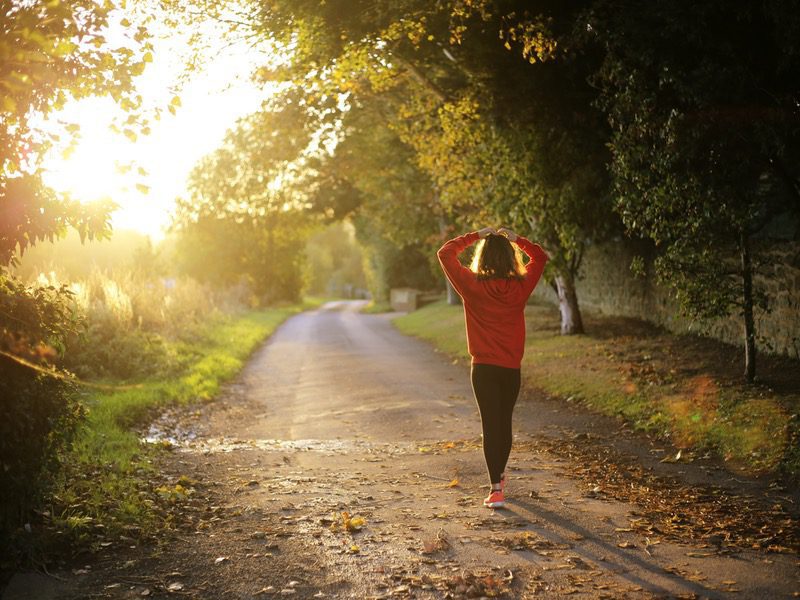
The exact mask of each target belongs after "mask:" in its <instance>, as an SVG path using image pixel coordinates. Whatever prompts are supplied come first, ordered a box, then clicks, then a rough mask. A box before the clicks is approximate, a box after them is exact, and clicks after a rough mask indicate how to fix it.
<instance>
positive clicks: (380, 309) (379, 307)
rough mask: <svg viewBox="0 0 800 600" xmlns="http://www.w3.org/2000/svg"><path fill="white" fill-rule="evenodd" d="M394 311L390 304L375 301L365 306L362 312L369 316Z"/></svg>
mask: <svg viewBox="0 0 800 600" xmlns="http://www.w3.org/2000/svg"><path fill="white" fill-rule="evenodd" d="M393 310H394V309H393V308H392V305H391V304H389V303H388V302H375V301H374V300H370V301H369V303H368V304H365V305H364V307H363V308H362V309H361V312H362V313H365V314H368V315H376V314H381V313H387V312H392V311H393Z"/></svg>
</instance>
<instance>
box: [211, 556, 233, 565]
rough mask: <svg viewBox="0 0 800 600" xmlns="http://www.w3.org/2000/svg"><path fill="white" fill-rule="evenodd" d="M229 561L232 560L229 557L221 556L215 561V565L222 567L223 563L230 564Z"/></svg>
mask: <svg viewBox="0 0 800 600" xmlns="http://www.w3.org/2000/svg"><path fill="white" fill-rule="evenodd" d="M229 560H230V558H229V557H227V556H220V557H219V558H217V559H215V560H214V564H215V565H221V564H222V563H224V562H228V561H229Z"/></svg>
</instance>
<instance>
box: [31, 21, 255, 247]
mask: <svg viewBox="0 0 800 600" xmlns="http://www.w3.org/2000/svg"><path fill="white" fill-rule="evenodd" d="M153 42H154V46H155V49H154V52H153V55H154V57H153V62H152V63H151V64H149V65H148V67H147V69H146V70H145V73H144V75H142V76H141V77H140V78H139V79H138V80H137V89H138V91H139V93H141V94H142V96H143V97H144V102H145V104H146V105H149V106H156V105H160V106H162V107H164V108H166V105H167V104H168V103H169V102H170V100H171V98H172V97H173V96H174V95H175V93H176V92H175V89H176V86H177V84H178V80H179V77H180V75H181V73H182V72H183V70H184V63H183V54H184V50H185V37H181V36H168V35H164V36H163V38H161V39H155V40H154V41H153ZM221 46H222V43H220V47H221ZM264 61H265V56H264V55H263V54H260V53H259V52H257V51H255V50H253V49H252V48H248V47H245V46H244V45H243V44H242V43H239V44H234V45H232V46H230V47H229V48H228V49H227V50H225V51H221V52H219V53H218V54H216V55H215V56H214V57H213V58H211V59H209V61H208V63H207V65H206V67H205V68H204V69H203V70H202V71H200V72H198V73H196V74H193V75H192V77H191V78H190V79H189V80H188V82H186V83H184V84H183V85H182V88H181V89H180V90H179V91H178V95H179V96H180V98H181V106H180V107H179V108H178V109H177V111H176V114H175V115H171V114H170V113H169V112H167V111H166V110H165V111H164V112H163V113H162V116H161V119H160V121H153V122H152V123H151V129H152V133H151V134H150V135H148V136H140V137H139V138H138V140H137V141H136V142H131V141H129V140H128V139H127V138H126V137H124V136H123V135H121V134H115V133H113V132H112V131H110V130H109V126H110V125H111V123H112V121H113V119H114V116H115V115H118V114H119V109H118V108H117V107H116V105H115V104H114V102H113V101H112V100H111V99H110V98H88V99H85V100H82V101H78V102H72V103H71V104H68V105H67V106H66V107H65V108H64V110H63V111H61V112H60V113H58V114H54V115H51V116H50V120H52V121H53V122H55V121H56V120H62V121H68V122H74V123H78V124H79V125H80V126H81V140H80V142H79V144H78V146H77V148H76V150H75V151H74V153H73V154H72V155H71V156H70V157H69V158H68V159H64V158H62V157H61V152H60V151H54V152H52V153H51V155H50V156H48V158H47V160H46V161H45V165H44V179H45V182H46V183H47V184H48V185H50V186H51V187H53V188H54V189H56V190H59V191H65V192H70V194H71V195H72V197H74V198H76V199H79V200H81V201H84V202H91V201H93V200H98V199H101V198H104V197H110V198H111V199H112V200H114V201H115V202H116V203H117V204H118V205H119V206H120V208H119V210H117V211H116V212H115V213H114V215H113V217H112V224H113V227H114V229H115V230H117V229H133V230H136V231H139V232H142V233H146V234H148V235H150V236H151V238H153V240H154V241H158V240H160V239H161V238H163V236H164V233H165V229H166V227H167V226H168V225H169V221H170V214H171V211H172V209H173V207H174V203H175V199H176V197H179V196H185V195H186V179H187V176H188V174H189V172H190V170H191V169H192V167H193V166H194V165H195V164H196V163H197V161H198V160H199V159H200V158H201V157H203V156H204V155H206V154H208V153H209V152H211V151H213V150H214V149H215V148H217V147H218V146H219V145H220V143H221V142H222V139H223V137H224V135H225V132H226V131H227V130H228V128H230V127H231V126H232V125H233V124H234V123H235V121H236V119H238V118H239V117H242V116H244V115H246V114H248V113H251V112H253V111H255V110H256V109H257V108H258V107H259V105H260V104H261V102H262V101H263V99H264V98H266V97H267V95H268V94H269V90H264V89H258V88H257V87H256V86H255V84H253V83H252V82H251V81H250V78H249V75H250V73H251V72H252V70H253V68H254V67H255V66H257V65H259V64H263V63H264ZM118 163H119V164H125V163H133V165H134V169H133V171H134V172H136V170H137V168H138V167H142V168H144V169H145V170H146V172H147V175H146V176H143V177H138V176H137V177H135V178H133V177H131V176H130V175H127V176H126V175H122V174H120V173H119V172H118V169H117V164H118ZM135 183H143V184H145V185H146V186H147V187H148V188H149V191H148V192H147V193H143V192H142V191H140V190H138V189H136V186H135V185H134V184H135Z"/></svg>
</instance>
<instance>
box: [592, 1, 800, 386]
mask: <svg viewBox="0 0 800 600" xmlns="http://www.w3.org/2000/svg"><path fill="white" fill-rule="evenodd" d="M789 4H790V3H787V2H781V1H778V2H763V3H753V2H733V3H731V2H721V1H714V2H702V3H696V2H689V1H681V2H674V1H672V0H669V1H667V0H659V1H654V2H647V3H640V4H634V5H629V4H626V8H625V10H620V7H619V6H618V3H616V2H598V4H597V6H596V7H595V9H594V10H593V11H592V12H590V13H589V14H587V19H586V22H587V29H588V31H589V32H590V36H591V37H592V38H593V41H596V42H599V43H601V44H602V45H603V46H604V48H605V58H604V62H603V63H602V66H601V68H600V69H599V70H598V74H597V77H596V83H597V84H598V85H599V86H601V87H602V90H603V94H602V97H601V105H602V107H603V108H604V110H605V111H606V112H607V113H608V118H609V122H610V123H611V126H612V128H613V137H612V142H611V147H612V152H613V162H612V172H613V175H614V181H615V190H616V196H617V209H618V210H619V212H620V214H621V216H622V218H623V221H624V222H625V225H626V226H627V227H628V229H629V231H630V232H632V233H634V234H639V235H644V236H647V237H649V238H651V239H653V240H654V242H655V244H656V246H657V248H658V250H659V251H660V255H659V256H658V258H657V260H656V262H655V267H656V273H657V275H658V277H659V278H660V280H661V281H663V282H666V283H667V284H669V285H670V286H671V288H672V290H673V291H674V293H675V296H676V297H677V298H678V299H679V301H680V303H681V305H682V307H683V308H684V310H685V311H686V312H687V313H688V314H689V315H692V316H694V317H698V318H715V317H720V316H725V315H728V314H730V312H731V311H732V310H734V309H736V308H738V309H739V310H741V315H742V318H743V321H744V346H745V377H746V379H747V380H748V381H752V380H753V379H754V377H755V372H756V331H755V319H754V310H755V308H756V307H757V305H758V304H759V300H760V299H761V300H763V296H761V295H760V294H759V293H758V290H756V289H754V283H753V275H754V272H755V271H756V270H757V269H758V267H759V264H758V261H757V256H754V252H753V243H754V236H756V235H757V234H758V233H759V232H761V231H762V230H763V229H764V227H765V226H766V225H767V224H768V223H769V222H770V221H772V220H773V219H775V218H776V217H778V216H779V215H785V214H786V213H788V212H794V213H795V214H798V212H800V211H799V210H798V209H800V194H799V193H798V190H800V180H799V179H798V176H799V175H800V162H798V157H799V156H800V154H799V153H798V150H800V121H799V120H798V118H797V117H798V114H797V99H798V96H797V94H798V89H800V53H798V50H797V46H796V39H797V34H798V32H800V18H798V17H797V12H796V11H793V10H787V9H788V7H789ZM678 38H680V39H681V40H682V41H681V43H680V44H676V43H675V40H676V39H678Z"/></svg>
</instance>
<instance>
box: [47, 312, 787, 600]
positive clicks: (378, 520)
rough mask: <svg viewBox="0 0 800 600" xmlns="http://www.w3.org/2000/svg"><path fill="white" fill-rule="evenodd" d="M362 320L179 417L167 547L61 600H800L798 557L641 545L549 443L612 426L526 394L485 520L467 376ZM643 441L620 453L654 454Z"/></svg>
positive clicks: (120, 557)
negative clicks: (500, 503) (504, 490)
mask: <svg viewBox="0 0 800 600" xmlns="http://www.w3.org/2000/svg"><path fill="white" fill-rule="evenodd" d="M360 306H361V304H360V303H357V302H337V303H330V304H327V305H325V306H324V307H323V308H321V309H320V310H316V311H311V312H307V313H303V314H300V315H297V316H295V317H293V318H291V319H290V320H288V321H287V322H286V323H285V324H284V325H283V326H281V327H280V328H279V329H278V331H277V332H276V333H275V334H274V335H273V337H272V338H271V339H270V340H269V342H268V343H267V344H265V345H264V346H263V348H261V349H260V350H259V351H258V352H257V353H256V354H255V355H254V356H253V358H252V360H251V362H250V363H249V364H248V366H247V367H246V369H245V370H244V371H243V373H242V374H241V376H240V377H239V378H238V380H237V381H236V382H235V383H234V384H232V385H231V386H229V387H228V388H227V390H226V392H225V394H224V395H223V397H222V398H221V399H220V400H218V401H216V402H214V403H212V404H209V405H207V406H206V407H204V408H203V409H202V410H200V411H198V412H196V413H193V414H192V415H190V416H189V417H185V418H184V419H183V420H181V422H180V428H181V430H182V432H183V437H182V438H181V439H182V441H181V443H180V448H179V451H176V452H174V453H172V454H171V455H170V457H169V459H168V460H166V461H165V463H164V465H163V468H164V472H165V477H168V478H172V479H174V480H175V481H183V482H184V483H183V485H187V484H186V477H189V478H190V480H192V479H195V480H197V481H198V482H199V483H197V484H196V486H195V488H194V489H193V493H192V495H191V496H190V499H189V501H187V508H186V512H187V515H188V516H187V517H186V522H185V523H183V524H181V525H179V526H177V530H178V535H177V538H176V539H177V540H178V541H171V542H169V543H165V544H164V545H163V546H162V547H159V548H158V549H157V550H156V551H151V550H149V549H147V550H145V549H136V550H131V551H130V552H131V553H134V556H133V557H131V556H128V555H125V554H116V553H115V554H114V555H113V556H109V557H107V559H106V560H105V561H104V562H101V564H98V565H96V566H95V567H94V569H93V570H92V571H91V573H92V574H90V575H82V576H81V577H83V578H82V579H78V582H77V583H74V582H73V584H72V588H71V590H72V591H71V594H72V595H71V596H70V595H69V594H65V595H63V596H62V597H86V596H87V595H92V596H94V597H125V598H128V597H136V596H137V594H142V593H145V592H147V594H149V595H150V597H165V598H166V597H175V596H174V594H170V593H169V592H168V591H167V589H168V586H169V585H170V584H173V585H174V584H180V586H181V587H180V590H179V592H180V594H181V595H182V596H183V597H193V598H264V597H271V596H272V595H276V596H281V597H283V596H290V597H294V598H320V597H327V598H386V599H389V598H468V597H470V598H472V597H480V596H487V597H488V596H492V595H496V594H504V596H503V597H507V598H563V597H577V598H672V597H680V598H727V597H735V598H754V599H756V598H757V599H762V598H784V597H785V598H789V597H792V594H793V592H795V591H800V584H798V570H797V566H798V562H797V557H796V556H794V555H785V554H784V555H779V554H765V553H760V552H750V551H737V552H735V553H732V554H729V553H725V552H720V551H719V548H714V547H709V546H707V545H697V544H696V543H695V544H692V543H690V542H688V541H687V542H685V543H680V542H677V541H675V540H672V541H670V540H668V539H666V538H665V539H662V538H661V536H659V535H658V534H655V535H650V536H647V535H644V534H642V533H637V531H635V530H634V528H633V527H632V526H631V523H632V521H635V520H637V519H641V518H642V512H641V507H639V506H636V505H632V504H626V503H624V502H619V501H616V500H613V499H609V498H608V497H606V496H604V495H602V494H593V493H591V492H587V487H586V482H584V481H581V480H580V479H575V478H574V477H570V476H568V475H569V473H570V472H571V471H572V470H574V469H575V467H576V466H579V465H576V464H575V461H574V460H573V459H571V458H570V457H569V456H566V455H564V454H563V453H561V454H559V453H557V452H552V451H550V449H552V448H553V447H554V446H553V444H552V439H553V436H556V437H557V436H567V437H569V438H571V439H574V438H575V436H586V435H591V436H594V435H595V434H596V435H598V436H600V435H604V436H606V438H603V439H607V440H608V443H613V440H614V438H615V435H614V432H615V431H616V429H617V428H618V426H619V424H618V423H616V422H614V421H611V420H607V419H602V418H598V417H596V416H593V415H587V414H586V413H584V412H581V411H580V410H575V409H567V408H565V407H563V406H562V405H560V404H554V403H552V402H547V401H545V400H544V399H541V398H538V399H537V397H536V396H535V395H531V394H529V395H528V396H527V397H525V398H524V399H523V400H522V401H521V403H520V406H519V407H518V411H517V415H516V422H515V424H516V441H515V444H516V445H515V449H514V451H513V454H512V459H511V463H510V468H509V472H510V482H509V488H510V489H509V496H510V503H509V506H508V508H507V509H506V510H500V511H492V510H487V509H485V508H483V507H482V506H481V500H482V498H483V496H484V495H485V493H486V487H485V485H486V475H485V471H484V466H483V460H482V456H481V452H480V446H479V443H480V438H479V435H480V428H479V422H478V414H477V410H476V408H475V405H474V401H473V400H472V396H471V391H470V388H469V383H468V368H467V365H465V364H463V363H460V364H453V362H452V361H451V360H450V359H448V358H447V357H445V356H443V355H441V354H438V353H436V352H434V351H433V350H432V349H431V348H430V347H429V346H428V345H426V344H424V343H422V342H420V341H418V340H414V339H410V338H407V337H404V336H403V335H401V334H399V333H398V332H397V331H396V330H395V329H394V328H393V326H392V325H391V323H390V319H389V316H386V315H363V314H360V313H359V312H358V309H359V308H360ZM187 430H188V431H189V432H190V434H189V435H186V432H187ZM587 432H590V433H589V434H587ZM564 439H567V438H566V437H565V438H564ZM545 440H550V441H549V442H548V443H545ZM631 440H633V441H631ZM636 440H637V438H635V437H634V438H630V437H627V438H626V439H625V440H623V441H625V443H626V444H627V445H628V446H635V445H637V444H639V445H642V444H646V440H642V439H640V440H638V442H637V441H636ZM181 476H183V479H178V478H179V477H181ZM679 516H680V515H678V517H679ZM362 519H363V521H362ZM137 577H138V579H137ZM175 593H177V592H175Z"/></svg>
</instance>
